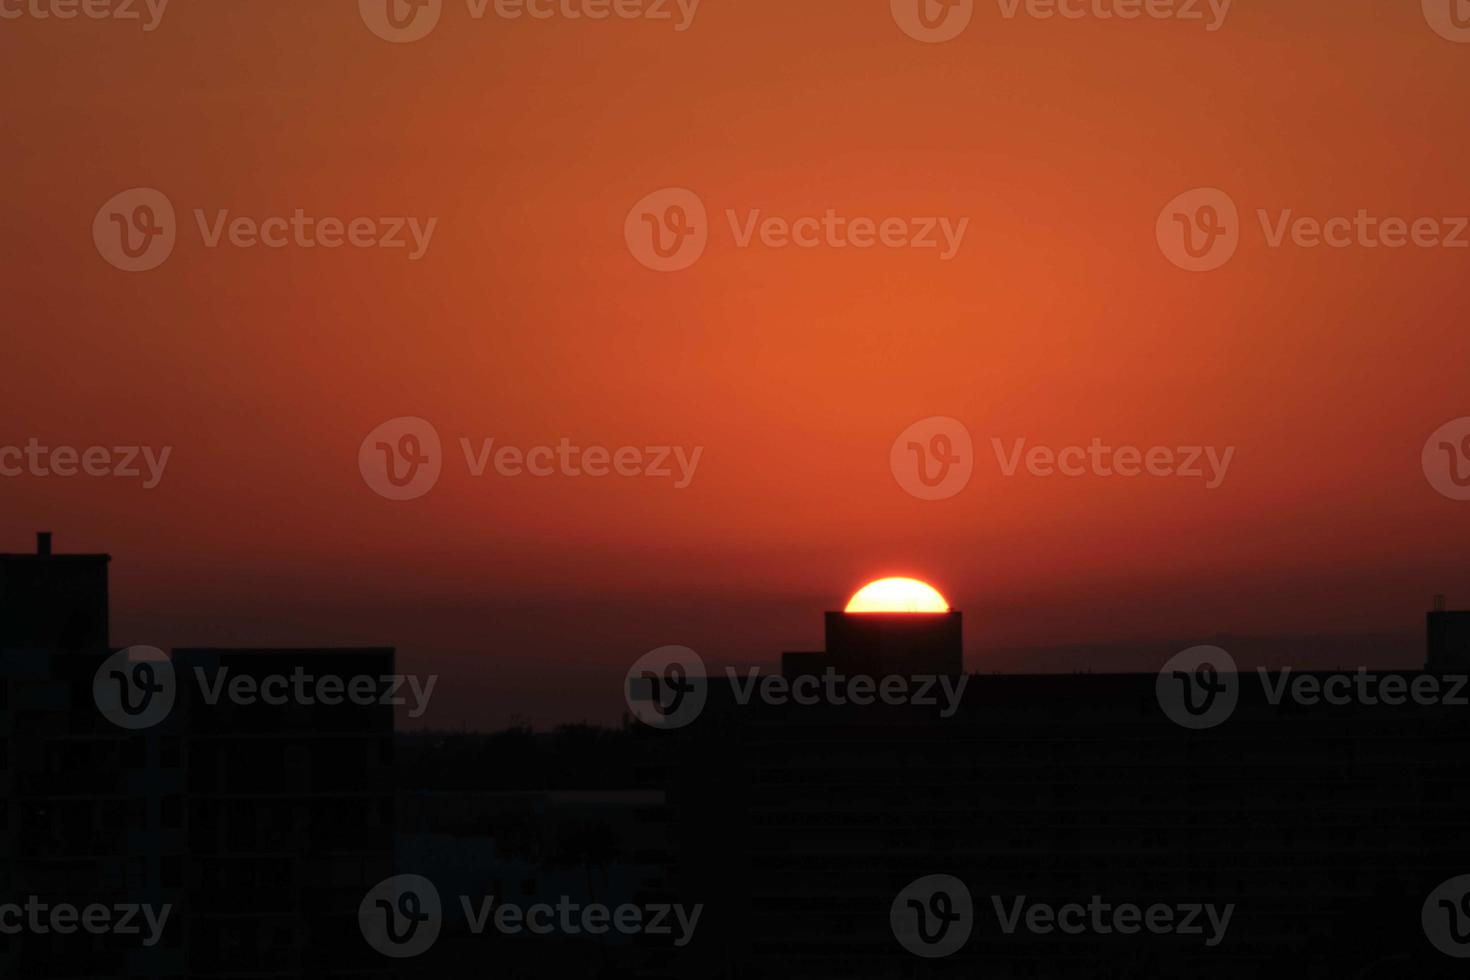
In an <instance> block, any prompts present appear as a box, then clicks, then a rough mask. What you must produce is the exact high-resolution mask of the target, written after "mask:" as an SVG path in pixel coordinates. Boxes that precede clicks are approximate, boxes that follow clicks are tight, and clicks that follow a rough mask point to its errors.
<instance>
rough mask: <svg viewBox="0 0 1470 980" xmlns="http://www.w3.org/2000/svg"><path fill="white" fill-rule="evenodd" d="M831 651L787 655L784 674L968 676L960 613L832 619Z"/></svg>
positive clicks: (853, 615)
mask: <svg viewBox="0 0 1470 980" xmlns="http://www.w3.org/2000/svg"><path fill="white" fill-rule="evenodd" d="M826 636H827V649H826V651H825V652H823V653H786V654H783V655H782V657H781V673H782V674H783V675H784V676H786V677H787V678H794V677H797V676H800V675H803V674H820V673H822V672H824V671H826V670H828V669H831V670H834V671H836V672H837V673H838V674H841V675H844V676H854V675H866V676H869V677H876V676H880V675H884V674H905V675H918V674H931V675H935V676H944V677H957V676H959V675H960V674H962V673H964V670H965V665H964V643H963V637H962V635H961V624H960V613H958V612H954V611H950V612H946V613H846V612H829V613H827V615H826Z"/></svg>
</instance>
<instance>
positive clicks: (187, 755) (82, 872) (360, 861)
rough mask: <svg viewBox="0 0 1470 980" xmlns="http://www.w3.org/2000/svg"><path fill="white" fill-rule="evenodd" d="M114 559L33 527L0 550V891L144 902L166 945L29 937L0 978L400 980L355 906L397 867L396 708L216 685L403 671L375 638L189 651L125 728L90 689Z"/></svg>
mask: <svg viewBox="0 0 1470 980" xmlns="http://www.w3.org/2000/svg"><path fill="white" fill-rule="evenodd" d="M108 562H109V557H108V556H107V555H104V554H88V555H69V554H57V553H55V552H54V551H53V550H52V546H51V537H50V535H49V534H42V535H40V536H38V547H37V551H36V553H34V554H25V555H0V790H3V799H0V904H3V903H10V902H19V903H22V904H23V903H25V902H26V901H27V899H28V898H30V897H31V896H35V897H36V898H38V899H40V900H41V901H44V902H47V903H49V904H57V903H68V904H72V905H76V906H77V907H78V908H84V907H86V906H89V905H94V904H98V903H101V904H106V905H116V904H120V903H128V904H142V903H146V904H148V905H150V906H152V907H154V908H158V909H162V908H163V907H164V906H167V907H168V909H169V914H168V920H167V928H166V930H165V932H164V936H163V940H162V941H161V942H159V943H158V944H156V945H154V946H151V947H145V946H142V945H141V944H140V941H139V939H138V938H136V937H126V936H119V935H114V934H108V935H100V936H98V935H91V934H87V933H83V932H73V933H68V934H58V933H55V932H50V933H47V934H38V933H35V932H30V931H23V932H21V933H20V934H18V935H14V936H5V937H3V941H0V976H5V977H17V978H20V977H24V978H26V980H44V978H51V977H66V978H99V980H100V978H116V977H127V978H129V980H133V978H155V980H171V978H181V977H190V978H226V977H229V978H234V977H258V978H265V977H279V978H307V977H333V976H342V977H346V976H352V977H387V976H391V975H392V970H391V968H390V964H388V963H386V962H384V961H382V960H381V958H378V957H375V956H374V955H373V954H372V953H371V951H370V950H368V949H366V948H365V946H364V944H363V942H362V937H361V934H360V932H359V929H358V925H357V907H358V903H359V902H360V900H361V898H362V895H363V894H364V893H365V892H366V890H367V888H368V887H370V885H371V884H373V883H375V882H377V881H379V880H381V879H382V878H384V877H386V876H387V875H389V874H391V873H392V867H393V848H394V826H395V800H394V784H393V709H392V707H391V706H389V705H383V704H371V705H358V704H354V703H350V702H347V703H340V704H327V703H321V702H317V703H313V704H303V703H298V702H297V701H295V700H288V703H285V704H282V705H271V704H268V703H264V702H262V701H256V702H255V703H244V702H238V701H236V700H235V699H234V698H233V697H231V696H230V695H229V694H228V690H229V689H228V687H227V686H224V687H219V688H217V689H216V691H217V693H218V694H219V696H218V697H215V698H214V700H213V703H211V701H210V699H209V698H208V697H206V696H205V694H204V692H205V687H204V683H203V679H205V678H207V679H209V680H210V681H211V682H215V681H218V680H219V679H220V678H221V677H225V678H228V679H229V680H230V681H234V680H238V679H240V678H247V679H250V680H253V681H256V682H259V681H260V680H262V679H263V678H265V677H267V676H280V675H288V676H289V675H291V674H292V673H293V672H295V671H297V670H301V671H305V672H309V673H310V674H311V675H312V676H313V677H316V678H337V679H339V681H340V683H341V686H342V687H344V688H345V686H346V685H347V684H348V683H350V679H351V678H355V677H371V678H375V679H376V678H381V677H386V676H389V675H392V674H393V673H394V672H395V668H394V652H393V650H392V649H391V648H379V649H363V650H355V649H330V648H327V649H293V650H266V649H253V650H252V649H238V650H235V649H231V650H221V649H181V650H177V651H175V652H174V654H173V656H172V657H171V658H170V659H171V663H172V671H171V677H172V683H173V685H174V686H175V687H176V695H177V696H176V699H175V701H174V703H173V706H172V710H171V711H169V713H168V714H167V716H166V717H164V718H162V719H161V720H160V721H158V722H157V723H156V724H151V725H149V726H148V727H145V728H141V729H138V730H127V729H124V728H122V727H119V726H118V725H117V724H115V723H114V721H113V720H111V719H109V717H107V716H106V715H105V714H104V712H103V711H102V710H100V708H99V704H98V703H97V701H96V699H95V698H94V688H93V684H94V679H95V678H96V677H97V675H98V671H99V669H100V668H102V667H103V665H104V662H105V661H106V660H107V659H108V657H109V655H110V654H111V653H112V652H113V650H112V648H111V646H110V641H109V637H108V632H107V631H108V625H107V624H108V591H107V585H108V583H107V573H108Z"/></svg>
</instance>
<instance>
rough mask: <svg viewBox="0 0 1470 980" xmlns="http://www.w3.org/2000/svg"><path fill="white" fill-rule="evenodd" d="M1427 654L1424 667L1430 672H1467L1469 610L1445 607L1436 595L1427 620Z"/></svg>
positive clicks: (1468, 665)
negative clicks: (1456, 610) (1457, 610)
mask: <svg viewBox="0 0 1470 980" xmlns="http://www.w3.org/2000/svg"><path fill="white" fill-rule="evenodd" d="M1427 634H1428V638H1429V655H1428V657H1427V658H1426V659H1425V663H1424V669H1425V670H1426V671H1428V672H1429V673H1431V674H1446V673H1462V674H1463V673H1467V672H1470V612H1455V611H1450V610H1446V609H1445V601H1444V596H1436V597H1435V599H1434V610H1433V611H1432V612H1430V613H1429V619H1428V623H1427Z"/></svg>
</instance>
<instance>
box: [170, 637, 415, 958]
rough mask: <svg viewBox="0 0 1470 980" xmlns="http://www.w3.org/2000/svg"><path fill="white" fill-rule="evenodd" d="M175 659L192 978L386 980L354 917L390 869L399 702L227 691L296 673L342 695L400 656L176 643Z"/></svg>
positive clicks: (381, 674)
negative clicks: (273, 697)
mask: <svg viewBox="0 0 1470 980" xmlns="http://www.w3.org/2000/svg"><path fill="white" fill-rule="evenodd" d="M173 662H174V668H175V670H176V671H177V672H178V673H179V674H180V675H181V678H180V680H181V683H180V688H179V689H180V703H179V710H180V712H181V717H182V718H183V719H185V720H186V724H187V740H186V741H187V765H186V767H185V780H186V802H187V814H188V851H187V861H188V871H189V896H188V897H189V907H188V918H187V923H188V948H189V975H190V976H191V977H198V978H206V977H208V978H229V977H241V976H250V977H281V978H287V977H335V976H342V977H346V976H354V977H355V976H388V975H390V972H391V971H390V969H389V966H390V964H388V963H387V962H386V961H383V960H380V959H375V958H374V957H373V956H372V955H370V951H368V950H367V949H366V948H365V947H364V945H363V940H362V935H361V933H360V931H359V928H358V922H357V910H358V904H359V902H361V900H362V897H363V895H365V894H366V893H367V891H368V889H370V888H371V887H372V886H373V885H375V884H376V883H378V882H379V881H381V880H383V879H384V878H386V877H388V876H390V875H391V874H393V852H394V826H395V819H394V783H393V708H392V706H391V705H388V704H356V703H352V702H350V701H347V700H345V699H344V700H342V702H341V703H335V704H328V703H324V702H322V701H317V703H314V704H308V703H303V701H302V700H301V699H299V698H297V697H296V696H295V695H294V694H292V695H290V696H289V697H287V698H286V699H285V703H283V704H279V705H272V704H269V703H266V702H265V700H263V699H261V698H259V697H255V698H254V699H253V700H252V701H251V702H250V703H240V702H237V701H236V700H234V699H232V698H231V697H229V696H228V695H227V693H226V689H227V686H228V685H229V684H231V683H237V682H239V681H240V679H242V678H245V679H249V680H250V681H252V682H255V683H257V684H258V683H260V682H262V681H265V680H266V679H267V678H288V679H289V678H291V677H293V675H297V674H298V672H299V674H300V676H303V677H311V678H313V679H315V680H316V681H321V680H322V679H324V678H337V679H340V680H341V681H342V684H341V685H340V689H341V690H345V689H346V685H347V684H348V683H350V681H351V679H353V678H372V679H373V680H377V679H379V678H386V677H389V676H391V675H392V674H393V673H394V656H393V651H392V650H391V649H361V650H353V649H298V650H281V649H269V650H265V649H262V650H245V649H192V648H191V649H185V648H180V649H177V650H175V651H174V656H173ZM183 675H187V676H183ZM211 685H217V686H214V687H212V686H211ZM338 689H339V688H336V687H334V688H333V690H338ZM213 691H218V693H219V697H218V698H217V699H215V701H214V703H210V702H209V700H208V699H207V696H206V695H207V694H208V693H211V692H213ZM311 696H312V698H315V697H316V694H312V695H311Z"/></svg>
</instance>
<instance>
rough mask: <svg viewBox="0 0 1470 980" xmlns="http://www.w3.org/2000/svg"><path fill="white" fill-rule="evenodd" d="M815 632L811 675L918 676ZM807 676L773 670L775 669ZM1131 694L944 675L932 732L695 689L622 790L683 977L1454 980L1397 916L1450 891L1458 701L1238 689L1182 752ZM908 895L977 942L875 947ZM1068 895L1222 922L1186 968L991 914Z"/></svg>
mask: <svg viewBox="0 0 1470 980" xmlns="http://www.w3.org/2000/svg"><path fill="white" fill-rule="evenodd" d="M1438 615H1440V616H1442V617H1445V618H1444V619H1441V620H1438V621H1437V622H1439V623H1441V624H1449V626H1451V627H1458V626H1460V625H1462V624H1463V623H1464V622H1465V621H1466V620H1465V618H1464V617H1463V614H1459V615H1452V614H1448V613H1440V614H1438ZM850 618H855V617H850ZM834 619H837V616H835V615H834V614H829V615H828V637H829V653H828V656H827V658H826V659H827V660H828V661H830V662H831V663H832V664H833V665H835V666H838V667H839V670H841V669H842V668H843V667H846V668H850V669H853V670H856V669H859V668H860V669H862V670H864V671H867V672H871V671H873V670H874V669H875V668H876V669H879V670H881V669H883V668H887V669H893V668H894V667H895V666H896V665H903V664H906V663H912V664H914V665H915V669H914V671H913V672H914V673H923V672H925V671H924V670H919V669H917V667H918V665H923V667H924V668H925V669H926V670H927V669H928V668H929V667H930V665H931V664H932V663H933V662H934V658H933V656H932V655H929V654H922V655H919V656H915V657H913V658H912V659H905V657H904V656H902V655H900V656H898V657H886V656H878V657H874V656H873V655H872V653H871V651H872V650H874V649H878V650H889V649H902V650H904V651H905V652H907V651H909V650H911V649H912V643H913V638H914V637H915V636H932V635H935V634H934V633H933V632H932V631H933V629H934V628H933V627H932V626H927V625H926V624H922V623H920V624H919V625H916V626H912V627H910V626H909V624H908V623H907V622H905V621H904V620H903V619H902V618H901V617H896V616H895V617H885V618H883V619H872V620H864V621H863V622H862V624H861V626H862V628H861V630H860V631H859V632H858V637H857V638H856V639H852V632H851V631H848V630H845V629H843V628H842V625H843V623H842V621H841V620H840V619H839V620H838V623H837V626H836V628H834ZM915 622H918V619H917V618H916V619H915ZM1435 622H1436V620H1434V619H1431V636H1430V660H1431V662H1436V663H1442V662H1443V658H1442V657H1437V656H1436V650H1437V649H1445V648H1447V649H1450V650H1456V649H1459V650H1463V645H1457V644H1458V643H1459V641H1458V640H1457V639H1455V636H1456V635H1457V634H1455V633H1454V632H1453V629H1446V631H1445V632H1444V633H1443V634H1436V633H1435V632H1434V624H1435ZM889 630H892V631H894V632H893V634H892V635H891V636H890V635H885V633H886V631H889ZM834 638H835V639H836V642H834ZM955 639H956V640H957V637H956V638H955ZM849 644H851V645H849ZM955 645H956V646H957V643H956V644H955ZM1446 645H1447V646H1446ZM854 648H856V650H857V651H858V652H857V653H856V655H854V656H848V651H850V650H852V649H854ZM822 663H823V660H821V659H819V658H815V657H813V656H812V655H798V656H797V657H793V656H791V655H788V656H787V657H786V658H785V660H784V661H783V671H784V672H785V673H786V674H787V675H788V676H791V675H800V674H804V673H808V672H816V671H817V670H819V669H820V666H819V665H820V664H822ZM905 672H907V671H905ZM1271 676H1272V678H1273V681H1274V680H1279V677H1280V675H1274V674H1273V675H1271ZM1311 676H1313V677H1314V678H1315V679H1316V681H1317V682H1319V683H1320V682H1321V681H1322V680H1323V679H1324V677H1325V676H1326V675H1320V674H1319V675H1311ZM1373 676H1374V677H1376V678H1379V679H1382V678H1385V677H1388V676H1390V675H1389V674H1387V673H1376V674H1374V675H1373ZM1393 676H1397V677H1398V678H1399V679H1400V682H1401V683H1403V684H1405V685H1408V684H1410V683H1412V682H1413V681H1414V679H1415V678H1416V677H1418V676H1419V675H1416V674H1414V673H1412V672H1409V673H1400V674H1396V675H1393ZM1156 682H1157V675H1155V674H1112V675H1108V674H1071V675H1010V676H1001V675H980V674H976V675H970V676H969V678H968V684H967V689H966V691H965V694H964V698H963V700H962V702H961V705H960V707H959V709H958V710H957V711H956V712H954V713H953V715H952V716H950V717H944V716H943V709H942V708H941V707H939V706H917V705H913V704H904V705H898V706H889V705H882V704H874V705H868V706H856V705H852V704H847V705H831V704H821V705H816V706H803V705H799V704H795V703H785V704H770V703H763V702H762V701H761V700H760V699H755V700H752V701H751V702H750V703H747V704H744V705H740V704H737V703H735V702H734V701H733V700H732V699H730V698H728V697H725V696H715V694H714V692H712V695H711V698H710V702H709V707H708V708H707V710H706V711H705V712H704V714H703V715H702V716H701V717H700V718H699V719H698V720H697V721H696V722H695V723H693V724H692V725H690V726H688V727H687V728H682V729H679V730H677V731H673V732H657V731H650V732H647V733H645V734H646V737H647V738H660V739H664V740H665V743H664V744H668V745H670V746H671V748H670V750H669V752H670V754H669V756H668V758H667V759H666V765H665V767H663V768H661V769H660V770H658V771H657V772H656V773H650V777H651V778H652V779H653V780H656V781H662V783H661V784H662V785H663V786H664V787H665V788H666V790H667V794H668V801H669V807H670V811H671V821H672V831H671V834H672V836H673V839H674V840H675V842H676V845H677V850H676V853H675V855H674V856H673V858H672V862H673V866H674V872H673V874H672V875H671V882H672V884H673V886H674V888H675V890H676V891H677V892H678V893H679V894H684V895H696V896H701V897H702V898H703V900H705V901H707V902H709V903H710V909H709V912H708V913H707V914H708V927H707V929H705V930H704V931H703V932H702V934H701V935H700V937H699V940H698V946H697V948H695V949H692V950H691V953H690V956H691V958H692V959H691V960H690V961H689V962H686V963H684V967H685V968H686V969H688V970H690V971H692V972H694V973H698V972H701V971H704V970H718V969H720V965H721V964H727V963H738V964H741V968H740V970H738V971H736V972H735V973H733V974H732V975H735V976H741V977H781V978H797V977H950V976H953V977H974V976H986V977H1031V978H1066V977H1077V978H1084V977H1087V978H1090V977H1139V976H1148V977H1155V976H1157V977H1164V976H1190V977H1221V978H1226V977H1229V978H1238V977H1241V976H1250V975H1257V974H1260V975H1293V976H1311V977H1317V976H1321V977H1329V976H1330V977H1364V978H1368V977H1376V978H1383V977H1403V976H1415V977H1448V976H1463V972H1462V971H1463V967H1462V966H1461V963H1463V961H1455V960H1453V959H1450V958H1449V957H1446V956H1444V955H1443V954H1442V953H1440V952H1439V951H1437V950H1435V949H1433V948H1431V946H1430V945H1429V943H1428V941H1427V940H1426V937H1425V933H1424V930H1423V928H1422V925H1421V922H1420V916H1421V908H1422V905H1423V903H1424V900H1425V897H1426V896H1427V895H1428V894H1429V893H1430V891H1431V889H1433V888H1434V887H1435V886H1436V885H1438V884H1439V883H1440V882H1442V881H1444V880H1445V879H1448V878H1450V877H1452V876H1453V875H1457V874H1465V873H1470V839H1467V836H1466V834H1465V833H1464V814H1465V813H1466V812H1467V811H1470V781H1467V779H1466V777H1467V775H1470V766H1467V760H1470V722H1467V709H1466V708H1465V707H1458V706H1453V705H1448V704H1438V705H1428V706H1423V705H1413V704H1408V705H1398V706H1390V705H1385V704H1377V705H1373V704H1364V703H1354V704H1350V705H1346V706H1334V705H1327V704H1319V705H1316V706H1311V705H1303V704H1296V703H1293V702H1291V701H1290V700H1289V699H1288V700H1287V701H1286V702H1284V703H1282V704H1279V705H1276V704H1271V703H1270V702H1269V699H1268V698H1267V697H1266V695H1265V687H1264V685H1263V684H1262V683H1260V681H1259V678H1258V677H1257V676H1256V675H1255V674H1249V675H1241V677H1240V682H1241V687H1240V698H1239V702H1238V704H1237V706H1236V708H1235V710H1234V712H1233V714H1232V715H1231V716H1230V717H1229V718H1228V720H1226V721H1225V722H1224V723H1222V724H1220V725H1219V726H1217V727H1215V728H1212V729H1209V730H1204V731H1192V730H1187V729H1185V728H1183V727H1180V726H1179V725H1177V724H1175V723H1174V722H1173V721H1171V720H1170V719H1169V718H1168V717H1166V716H1165V714H1164V712H1163V711H1162V710H1161V708H1160V704H1159V700H1158V696H1157V693H1156ZM710 842H717V843H715V844H711V843H710ZM931 874H948V875H952V876H955V877H957V878H959V879H960V880H962V881H964V882H966V883H967V885H968V886H969V888H970V890H971V892H972V894H973V896H974V899H975V903H976V908H977V920H976V921H977V924H976V927H975V933H974V934H973V936H972V937H971V939H970V941H969V942H968V944H967V945H966V946H965V947H964V948H963V949H962V950H961V951H960V952H958V953H955V954H954V955H952V956H949V957H947V958H944V959H935V960H926V959H921V958H919V957H917V956H914V955H913V954H911V953H910V952H908V951H907V950H905V949H903V948H902V947H900V945H899V944H898V943H897V941H896V940H895V938H894V935H893V932H892V929H891V926H890V921H889V911H890V903H892V901H893V900H894V898H895V896H896V895H898V893H899V892H900V890H901V889H903V888H904V887H905V886H906V885H907V884H908V883H910V882H912V881H914V880H915V879H917V878H919V877H921V876H925V875H931ZM1093 895H1101V896H1103V898H1104V899H1107V900H1110V901H1112V902H1115V903H1116V902H1134V903H1138V904H1139V905H1142V906H1147V905H1149V904H1151V903H1155V902H1173V903H1216V904H1217V905H1219V906H1222V907H1223V906H1224V905H1225V904H1228V903H1233V904H1234V905H1235V906H1236V909H1235V912H1234V917H1233V921H1232V923H1231V925H1230V927H1229V931H1228V933H1227V936H1226V939H1225V940H1224V941H1223V942H1221V943H1220V944H1219V945H1218V946H1217V947H1215V948H1207V947H1206V946H1204V945H1203V942H1202V941H1201V940H1200V939H1199V938H1198V937H1179V936H1158V937H1155V936H1141V937H1140V936H1122V935H1116V934H1115V935H1108V936H1103V935H1080V936H1064V935H1060V934H1057V933H1053V934H1051V935H1048V936H1042V935H1032V934H1027V933H1025V932H1024V931H1022V932H1020V933H1017V934H1016V935H1012V936H1007V935H1004V934H1003V933H1002V931H1001V930H1000V929H999V928H998V927H997V926H996V916H995V913H994V911H993V909H992V906H991V901H992V898H991V897H992V896H1002V897H1004V898H1005V900H1006V901H1007V902H1009V901H1010V900H1011V899H1012V898H1014V897H1015V896H1027V898H1028V900H1029V901H1036V900H1041V901H1046V902H1051V903H1055V904H1062V903H1066V902H1069V901H1081V902H1083V903H1086V902H1088V901H1089V900H1090V898H1091V896H1093Z"/></svg>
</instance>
